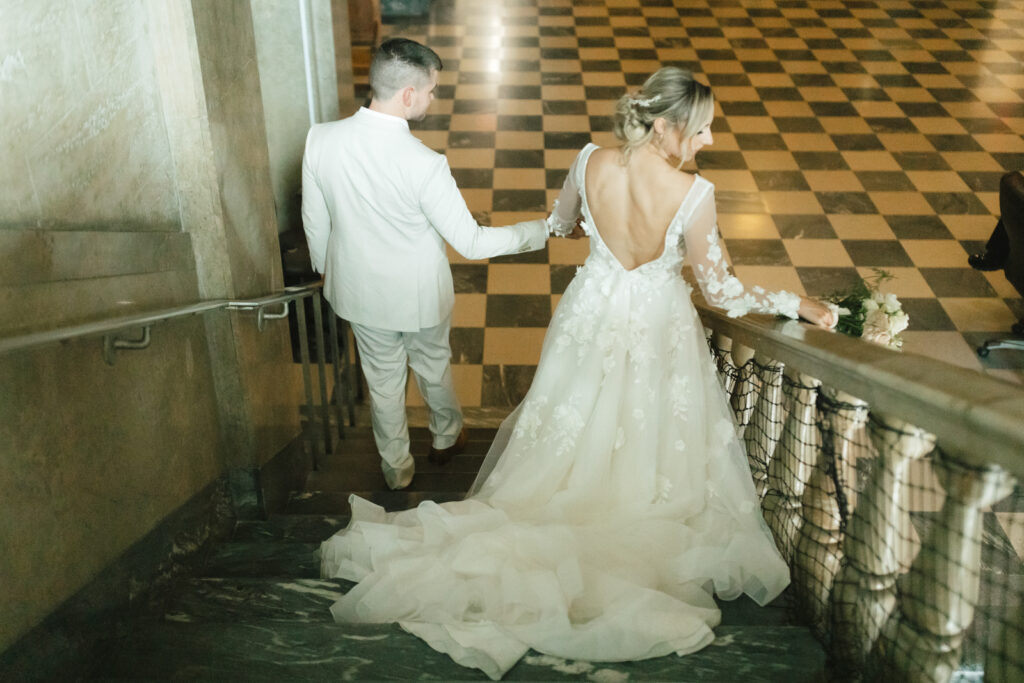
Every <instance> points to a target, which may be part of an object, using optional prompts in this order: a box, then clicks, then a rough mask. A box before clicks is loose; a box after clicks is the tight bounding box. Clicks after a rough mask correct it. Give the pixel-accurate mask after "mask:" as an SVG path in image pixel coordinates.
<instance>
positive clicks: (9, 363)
mask: <svg viewBox="0 0 1024 683" xmlns="http://www.w3.org/2000/svg"><path fill="white" fill-rule="evenodd" d="M220 315H224V314H223V313H221V314H220ZM211 377H212V373H211V363H210V360H209V354H208V352H207V348H206V339H205V334H204V325H203V321H202V320H201V319H199V318H185V319H179V320H177V321H173V322H168V323H164V324H162V325H160V326H158V327H157V328H156V329H154V334H153V341H152V346H151V348H150V349H148V350H146V351H139V352H129V353H120V354H119V355H118V359H117V363H116V365H115V366H114V367H110V366H107V365H106V364H105V363H104V361H103V358H102V355H101V354H100V347H99V342H98V341H97V340H81V341H75V342H70V343H67V344H63V345H61V346H60V347H45V348H39V349H37V350H34V351H28V352H21V353H17V354H12V355H7V356H0V396H3V397H4V399H5V400H2V401H0V461H2V462H3V466H2V467H0V500H3V501H4V509H5V511H6V512H5V513H4V514H2V515H0V546H2V547H3V551H2V552H0V576H2V577H3V590H0V614H3V615H4V618H3V619H2V620H0V651H3V650H4V649H6V647H7V646H8V645H10V644H11V643H12V642H13V641H14V640H15V639H16V638H17V637H18V636H19V635H20V634H21V633H24V632H25V631H27V630H28V629H29V628H31V627H32V626H34V625H35V624H36V623H38V622H39V621H40V620H41V619H42V618H43V617H44V616H46V614H48V613H49V611H50V610H52V609H53V608H54V607H55V606H56V605H58V604H60V603H61V602H62V601H63V600H65V599H67V598H68V597H69V596H71V595H72V594H74V593H75V591H77V590H78V589H79V588H81V587H82V586H83V585H85V584H86V583H87V582H88V581H89V580H90V579H91V578H92V577H93V576H94V575H95V574H96V573H97V572H99V571H100V570H101V569H102V568H103V567H104V566H106V565H107V564H108V563H109V562H110V561H111V560H112V559H113V558H115V557H117V555H118V554H119V553H120V552H122V551H123V550H124V549H125V548H126V547H128V546H129V545H131V543H133V542H135V541H136V540H138V539H139V538H141V537H142V536H143V535H144V534H145V533H146V532H148V531H149V530H150V529H152V528H153V527H154V526H155V525H156V524H157V523H158V522H159V521H160V520H161V519H163V518H164V517H165V516H166V515H168V514H170V513H171V512H172V511H174V510H175V509H176V508H177V507H178V506H180V505H182V504H183V503H184V502H185V501H187V500H188V499H189V498H190V496H192V495H193V494H194V493H195V492H196V491H198V490H201V489H202V488H203V487H204V486H206V485H207V484H208V483H209V482H211V481H212V480H213V479H214V478H216V477H217V475H218V474H220V472H221V471H222V468H223V460H224V455H223V450H224V446H223V443H222V441H221V437H220V434H219V431H218V424H217V407H216V404H215V401H214V394H213V391H212V379H211ZM12 397H13V399H14V400H11V398H12ZM126 588H127V587H126Z"/></svg>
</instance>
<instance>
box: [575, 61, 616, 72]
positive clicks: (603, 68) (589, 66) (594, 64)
mask: <svg viewBox="0 0 1024 683" xmlns="http://www.w3.org/2000/svg"><path fill="white" fill-rule="evenodd" d="M580 65H581V66H582V69H583V73H594V72H598V71H600V72H615V71H622V62H620V61H619V60H617V59H584V60H582V61H581V62H580Z"/></svg>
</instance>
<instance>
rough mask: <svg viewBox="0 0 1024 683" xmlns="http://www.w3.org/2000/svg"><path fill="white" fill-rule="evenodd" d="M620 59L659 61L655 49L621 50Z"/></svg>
mask: <svg viewBox="0 0 1024 683" xmlns="http://www.w3.org/2000/svg"><path fill="white" fill-rule="evenodd" d="M619 59H647V60H651V61H657V59H658V51H657V50H653V49H628V48H619Z"/></svg>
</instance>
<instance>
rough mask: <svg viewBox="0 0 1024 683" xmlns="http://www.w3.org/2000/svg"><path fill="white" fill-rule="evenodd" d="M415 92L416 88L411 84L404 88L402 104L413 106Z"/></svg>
mask: <svg viewBox="0 0 1024 683" xmlns="http://www.w3.org/2000/svg"><path fill="white" fill-rule="evenodd" d="M415 94H416V88H414V87H412V86H411V85H410V86H406V87H405V88H402V104H403V105H405V106H406V107H411V106H412V100H413V96H414V95H415Z"/></svg>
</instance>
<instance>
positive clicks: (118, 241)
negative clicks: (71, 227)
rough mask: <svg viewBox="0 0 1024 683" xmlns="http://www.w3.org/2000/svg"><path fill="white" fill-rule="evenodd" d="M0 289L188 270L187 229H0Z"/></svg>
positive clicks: (191, 265) (188, 243) (190, 255)
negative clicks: (129, 230) (116, 230)
mask: <svg viewBox="0 0 1024 683" xmlns="http://www.w3.org/2000/svg"><path fill="white" fill-rule="evenodd" d="M0 263H3V267H2V268H0V287H16V286H21V287H25V286H28V285H34V284H41V283H44V282H62V281H71V280H84V279H89V278H97V277H112V276H116V275H138V274H142V273H160V272H166V271H173V270H182V271H191V270H193V268H194V261H193V259H192V241H191V239H190V238H189V235H188V234H187V233H181V232H175V233H138V232H106V231H102V232H92V231H49V230H8V231H0Z"/></svg>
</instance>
